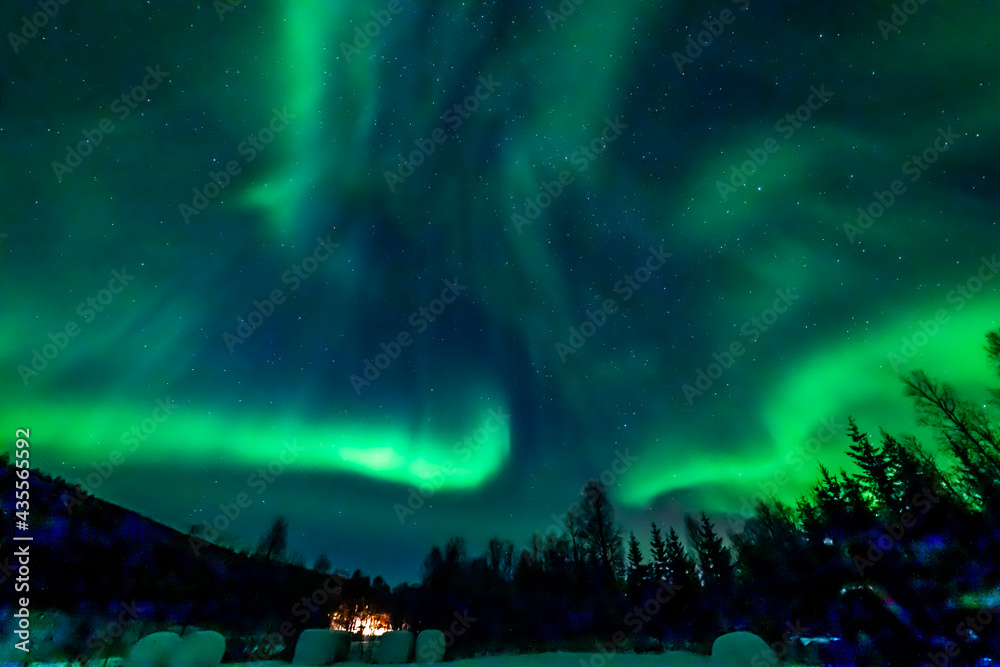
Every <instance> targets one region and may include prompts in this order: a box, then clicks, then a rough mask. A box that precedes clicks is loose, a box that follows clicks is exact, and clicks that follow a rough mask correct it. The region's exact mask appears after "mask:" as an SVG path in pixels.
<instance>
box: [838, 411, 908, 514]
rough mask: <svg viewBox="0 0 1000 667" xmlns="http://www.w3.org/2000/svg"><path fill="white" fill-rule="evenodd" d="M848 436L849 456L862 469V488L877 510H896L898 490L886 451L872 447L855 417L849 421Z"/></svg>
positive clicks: (849, 418)
mask: <svg viewBox="0 0 1000 667" xmlns="http://www.w3.org/2000/svg"><path fill="white" fill-rule="evenodd" d="M847 424H848V429H847V434H848V435H849V436H850V438H851V444H850V445H848V452H847V455H848V456H850V457H851V458H852V459H854V462H855V463H857V464H858V467H859V468H861V488H862V491H863V492H864V494H865V495H866V496H867V498H868V500H869V502H870V503H871V505H872V506H873V507H875V508H885V509H889V510H895V509H896V507H897V505H898V503H897V497H898V495H897V490H896V488H895V485H894V484H893V482H892V475H893V472H894V471H893V466H892V463H893V462H892V461H891V460H890V459H889V458H888V457H887V456H886V454H885V450H884V449H882V450H880V449H879V448H878V447H876V446H874V445H872V443H871V441H870V440H869V439H868V434H867V433H861V431H860V430H859V429H858V425H857V423H856V422H855V421H854V418H853V417H848V419H847Z"/></svg>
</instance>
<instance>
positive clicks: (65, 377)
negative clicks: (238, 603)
mask: <svg viewBox="0 0 1000 667" xmlns="http://www.w3.org/2000/svg"><path fill="white" fill-rule="evenodd" d="M51 4H53V5H56V6H57V10H56V11H55V15H54V16H53V17H51V18H49V17H47V16H45V15H44V13H42V14H38V15H37V16H36V18H34V19H33V18H32V16H33V13H34V12H38V11H41V10H38V9H37V6H36V3H35V2H23V1H22V2H14V1H11V2H4V3H3V6H2V8H0V26H2V27H3V32H4V33H5V37H4V39H3V44H2V45H0V51H2V56H0V170H2V171H0V174H2V178H0V201H2V214H0V218H2V225H0V232H2V233H3V235H4V236H3V237H2V238H0V252H2V256H3V273H2V278H0V280H2V290H0V294H2V301H0V303H2V312H3V317H2V319H0V328H2V330H0V355H2V360H3V363H2V365H0V368H2V370H3V372H4V373H5V374H6V375H5V379H4V381H3V385H2V386H3V390H2V391H3V394H2V400H3V409H2V411H0V414H2V422H3V423H2V431H0V432H2V433H4V434H5V437H6V442H7V444H10V441H11V440H12V435H13V430H14V429H15V428H18V427H30V429H31V435H32V437H31V442H32V445H31V447H32V449H31V451H32V457H33V458H32V462H33V465H34V466H36V467H41V468H42V469H44V470H45V471H46V472H48V473H50V474H53V475H55V474H58V475H62V476H64V477H66V478H67V479H69V480H71V481H77V480H79V481H80V482H81V483H82V484H83V485H84V487H85V488H87V489H89V490H90V491H91V492H92V493H94V494H95V495H98V496H100V497H103V498H107V499H109V500H111V501H113V502H116V503H120V504H122V505H125V506H126V507H129V508H132V509H135V510H137V511H139V512H142V513H144V514H147V515H149V516H151V517H153V518H155V519H157V520H160V521H163V522H165V523H167V524H168V525H172V526H174V527H177V528H179V529H181V530H184V531H186V530H187V529H188V528H189V527H190V526H191V525H192V524H200V523H202V522H204V521H209V522H212V521H213V520H215V519H217V518H218V517H219V516H220V504H222V505H224V506H225V505H226V504H227V503H234V502H235V499H236V498H237V496H238V495H239V494H242V493H245V494H246V497H248V498H249V499H250V501H251V502H250V505H249V506H248V507H246V508H243V509H240V510H239V512H240V514H239V516H238V517H236V518H235V519H233V520H232V521H231V522H229V523H230V525H229V526H228V528H226V529H225V530H224V531H223V532H222V534H221V535H220V537H219V539H218V541H220V542H222V543H226V544H231V545H253V544H255V543H256V540H257V538H258V537H259V536H260V534H261V533H262V532H263V531H264V529H265V527H266V526H267V524H268V523H269V522H270V521H271V520H272V519H273V518H274V517H275V516H277V515H278V514H285V515H287V516H288V518H289V520H290V538H289V541H290V545H289V546H290V551H292V552H296V553H299V554H301V555H302V556H303V558H305V560H306V561H307V562H310V563H311V562H312V560H313V559H314V558H315V556H316V555H318V554H319V553H321V552H325V553H327V554H328V555H329V556H330V558H331V559H332V561H333V563H334V565H335V566H336V567H339V568H348V569H351V570H353V569H354V568H361V569H363V570H364V571H365V572H366V573H369V574H372V575H374V574H382V575H383V576H385V577H386V578H387V579H388V580H389V581H390V582H393V583H395V582H398V581H402V580H414V579H416V578H417V577H418V576H419V566H420V563H421V561H422V559H423V557H424V555H425V554H426V553H427V551H428V550H429V548H430V546H431V544H432V543H435V542H436V543H438V544H442V543H443V542H444V541H445V540H446V539H447V538H448V537H449V536H451V535H463V536H465V537H466V538H467V539H468V541H469V547H470V551H472V552H473V553H476V552H478V551H479V550H480V549H481V548H482V547H483V546H484V545H485V542H486V540H487V539H488V538H489V537H491V536H493V535H499V536H501V537H509V538H511V539H513V540H514V541H515V543H516V544H518V545H525V544H527V543H528V540H529V538H530V536H531V534H532V533H533V532H534V531H536V530H541V531H545V530H546V529H547V528H548V527H549V526H550V525H552V524H553V519H552V518H551V515H552V514H553V513H555V514H557V515H558V514H561V513H563V512H565V511H566V509H567V507H568V506H569V504H570V503H571V502H572V501H574V500H575V499H576V498H577V496H578V493H579V489H580V487H581V485H582V484H583V483H584V482H585V481H586V480H587V479H589V478H591V477H599V476H601V475H602V473H603V475H604V481H605V482H606V483H607V484H608V486H609V488H610V492H611V498H612V501H613V502H614V503H615V505H616V507H617V508H618V517H619V519H620V520H621V521H622V522H623V523H624V525H625V527H626V528H633V527H634V528H636V530H637V532H639V533H640V537H641V539H642V541H643V543H645V542H646V540H647V537H648V531H647V528H648V523H649V521H650V520H651V519H655V520H657V521H658V522H663V523H665V524H668V525H670V524H672V525H675V526H677V527H678V528H680V527H681V523H680V522H681V518H682V516H683V513H684V512H685V511H692V512H697V511H701V510H705V511H707V512H709V513H710V515H712V516H715V517H716V518H717V519H719V520H720V521H722V524H723V526H725V525H726V522H725V517H726V513H730V515H731V514H733V513H738V512H739V511H740V508H741V506H743V503H744V502H746V501H747V500H748V499H749V498H750V497H751V494H752V493H754V492H755V491H759V490H760V489H761V485H762V484H763V485H764V486H768V484H767V483H768V482H769V481H772V480H774V479H775V475H776V474H777V475H778V479H779V480H780V481H781V484H780V485H777V486H778V489H777V490H778V496H779V497H780V498H783V499H785V500H793V499H794V498H795V497H796V496H797V494H799V493H802V492H804V491H805V490H807V489H808V487H809V486H810V485H811V484H812V482H813V481H814V479H815V477H816V474H817V465H816V463H817V460H822V461H823V462H824V463H826V464H827V465H829V466H831V467H833V468H834V469H836V468H838V467H839V466H841V465H846V462H845V460H844V457H843V456H842V451H843V449H844V447H845V444H846V438H845V437H843V436H842V435H839V434H838V435H837V436H836V437H833V438H831V437H830V436H829V433H828V431H829V429H830V428H832V429H834V430H837V431H838V432H839V430H840V429H841V428H842V427H843V426H844V425H845V424H846V418H847V416H848V415H854V416H855V417H856V418H857V419H858V421H859V424H860V426H861V427H862V428H863V429H865V430H868V431H872V432H877V428H878V427H879V426H883V427H886V428H887V429H890V430H894V431H896V432H899V431H905V430H911V431H912V430H913V428H914V427H913V424H914V422H913V415H912V410H911V406H910V404H909V403H908V401H907V400H906V399H905V397H903V395H902V391H901V385H900V383H899V380H898V379H897V375H898V374H900V373H904V372H906V371H909V370H915V369H918V368H924V369H926V370H927V371H929V372H930V373H932V374H934V375H937V376H938V377H940V378H941V379H943V380H947V381H949V382H951V383H953V384H954V385H955V386H956V387H957V388H959V389H960V390H961V391H963V392H966V395H968V396H970V397H973V398H978V397H980V396H983V395H985V393H986V385H987V382H988V379H989V376H990V369H989V368H987V367H986V365H985V364H984V363H983V360H984V356H983V354H982V345H983V336H984V334H985V333H986V332H987V331H989V330H990V329H993V328H996V327H997V326H998V317H997V315H998V311H997V300H996V297H997V287H998V285H1000V278H997V277H996V274H997V272H998V271H1000V266H998V265H997V263H996V256H997V255H996V253H997V251H998V248H997V240H998V238H1000V236H998V231H1000V225H998V220H1000V210H998V203H1000V188H998V177H1000V172H998V168H997V159H998V156H1000V151H998V148H1000V113H998V111H1000V88H998V84H997V77H998V75H1000V58H998V57H997V54H996V41H997V34H998V30H1000V5H998V4H997V3H995V2H982V1H978V2H977V1H968V2H961V1H960V2H953V3H951V2H949V3H944V2H937V1H934V0H932V1H929V2H926V4H920V3H919V2H917V1H916V0H910V1H909V2H904V3H901V4H898V5H896V6H897V7H898V9H897V10H894V8H893V5H891V3H882V2H875V3H870V2H830V3H812V2H789V1H775V2H763V1H762V0H750V1H749V2H734V1H729V0H725V1H723V0H716V1H714V2H706V3H681V2H674V1H666V0H663V1H655V0H615V1H614V2H611V1H608V0H584V1H583V2H582V3H581V4H579V6H577V5H575V4H574V3H572V2H570V1H569V0H566V1H565V2H563V3H562V7H563V13H559V12H560V5H559V4H558V3H557V2H556V1H555V0H551V1H550V2H537V1H532V2H462V3H459V2H441V3H430V2H426V3H425V2H415V1H409V0H402V1H400V2H396V1H395V0H393V1H389V2H385V1H383V0H377V1H374V2H373V1H353V0H352V2H340V1H334V0H331V1H329V2H321V1H319V0H316V1H309V0H294V1H292V0H287V1H285V2H268V3H250V2H246V3H233V4H235V5H237V6H235V7H234V8H230V6H229V5H230V3H229V2H227V1H225V0H222V1H219V2H215V3H214V4H213V3H212V2H208V1H206V0H202V2H200V3H197V2H166V1H161V2H153V3H133V2H127V3H111V2H81V1H80V0H70V2H69V3H68V4H65V5H58V4H57V3H55V2H53V3H51ZM904 5H905V10H908V11H909V14H908V13H907V12H906V11H904ZM569 9H572V10H573V11H572V13H570V12H568V11H565V10H569ZM372 12H374V14H372ZM24 17H27V19H25V18H24ZM38 17H41V18H38ZM42 18H43V19H44V21H42V20H41V19H42ZM903 19H905V22H903ZM33 20H34V21H36V22H37V23H38V25H40V26H41V27H38V28H35V27H34V26H32V25H30V24H31V22H32V21H33ZM894 20H895V24H894V23H893V21H894ZM379 21H381V23H379ZM382 24H384V25H382ZM896 24H898V25H896ZM366 30H367V35H366V34H365V31H366ZM713 32H714V33H717V34H713ZM699 33H702V34H701V35H699ZM689 37H690V41H689ZM699 41H700V44H699ZM859 207H861V211H862V212H866V215H869V216H870V217H869V218H865V217H861V218H860V220H859V217H860V216H861V213H859ZM917 432H919V431H917ZM810 438H815V440H813V441H811V444H810V445H808V446H807V442H809V439H810ZM928 444H930V443H928ZM807 447H808V448H807ZM4 448H5V449H6V448H7V447H6V445H5V447H4ZM810 450H811V451H810ZM269 464H270V466H271V472H268V469H267V468H268V465H269ZM101 471H103V473H102V472H101ZM275 471H278V472H277V474H275ZM786 476H787V477H786ZM419 485H423V486H422V488H423V491H424V495H428V496H429V498H428V499H426V500H425V499H422V498H420V496H419V492H418V491H416V489H417V488H418V486H419ZM411 489H412V491H411ZM418 498H420V500H419V501H418V500H417V499H418ZM420 502H422V506H419V507H417V508H416V509H415V511H413V512H410V511H408V510H409V508H408V507H407V503H410V504H411V505H412V506H413V507H416V506H417V505H419V504H420ZM234 506H235V505H234ZM403 508H406V511H404V510H403ZM227 521H228V520H227ZM219 523H224V522H222V521H220V522H219Z"/></svg>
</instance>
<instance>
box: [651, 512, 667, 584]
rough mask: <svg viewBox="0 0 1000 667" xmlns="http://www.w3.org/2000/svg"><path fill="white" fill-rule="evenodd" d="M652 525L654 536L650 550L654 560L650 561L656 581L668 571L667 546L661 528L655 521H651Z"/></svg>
mask: <svg viewBox="0 0 1000 667" xmlns="http://www.w3.org/2000/svg"><path fill="white" fill-rule="evenodd" d="M650 525H651V526H652V528H651V531H650V532H651V533H652V538H651V539H650V542H649V547H650V551H651V552H652V561H651V563H650V565H651V568H652V571H653V578H654V579H655V580H656V581H660V580H661V579H663V577H664V576H665V575H666V573H667V546H666V544H664V542H663V533H662V532H660V528H659V527H658V526H657V525H656V522H655V521H653V522H651V523H650Z"/></svg>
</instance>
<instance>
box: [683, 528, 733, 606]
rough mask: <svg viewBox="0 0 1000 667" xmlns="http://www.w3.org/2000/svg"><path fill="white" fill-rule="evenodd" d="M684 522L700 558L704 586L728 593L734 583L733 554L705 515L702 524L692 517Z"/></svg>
mask: <svg viewBox="0 0 1000 667" xmlns="http://www.w3.org/2000/svg"><path fill="white" fill-rule="evenodd" d="M684 520H685V523H686V524H687V527H688V533H689V534H690V536H691V542H692V543H693V544H694V548H695V553H696V554H697V556H698V564H699V566H700V568H701V576H702V581H703V582H704V585H705V586H706V587H711V588H714V589H716V591H717V592H728V591H729V590H730V589H731V587H732V583H733V566H732V554H731V553H730V552H729V549H728V548H726V545H725V543H724V542H723V540H722V538H721V537H719V535H718V534H717V533H716V532H715V525H714V524H713V523H712V521H711V520H710V519H709V518H708V516H706V515H705V514H704V513H702V515H701V522H700V523H695V521H694V519H693V518H691V517H690V516H687V517H685V518H684Z"/></svg>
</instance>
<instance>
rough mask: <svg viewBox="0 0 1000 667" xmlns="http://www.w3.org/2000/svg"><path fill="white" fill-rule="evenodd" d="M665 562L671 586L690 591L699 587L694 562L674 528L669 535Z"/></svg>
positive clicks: (665, 549) (665, 550)
mask: <svg viewBox="0 0 1000 667" xmlns="http://www.w3.org/2000/svg"><path fill="white" fill-rule="evenodd" d="M663 562H664V566H665V569H666V576H667V579H668V580H669V581H670V583H671V584H674V585H676V586H680V587H681V588H682V589H689V590H690V589H693V588H695V587H697V585H698V578H697V575H696V573H695V568H694V560H693V559H692V558H691V556H690V555H688V552H687V549H685V548H684V545H683V544H682V543H681V538H680V537H678V536H677V532H676V531H675V530H674V529H673V528H672V527H671V528H670V532H669V533H668V534H667V543H666V546H665V548H664V557H663Z"/></svg>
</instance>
